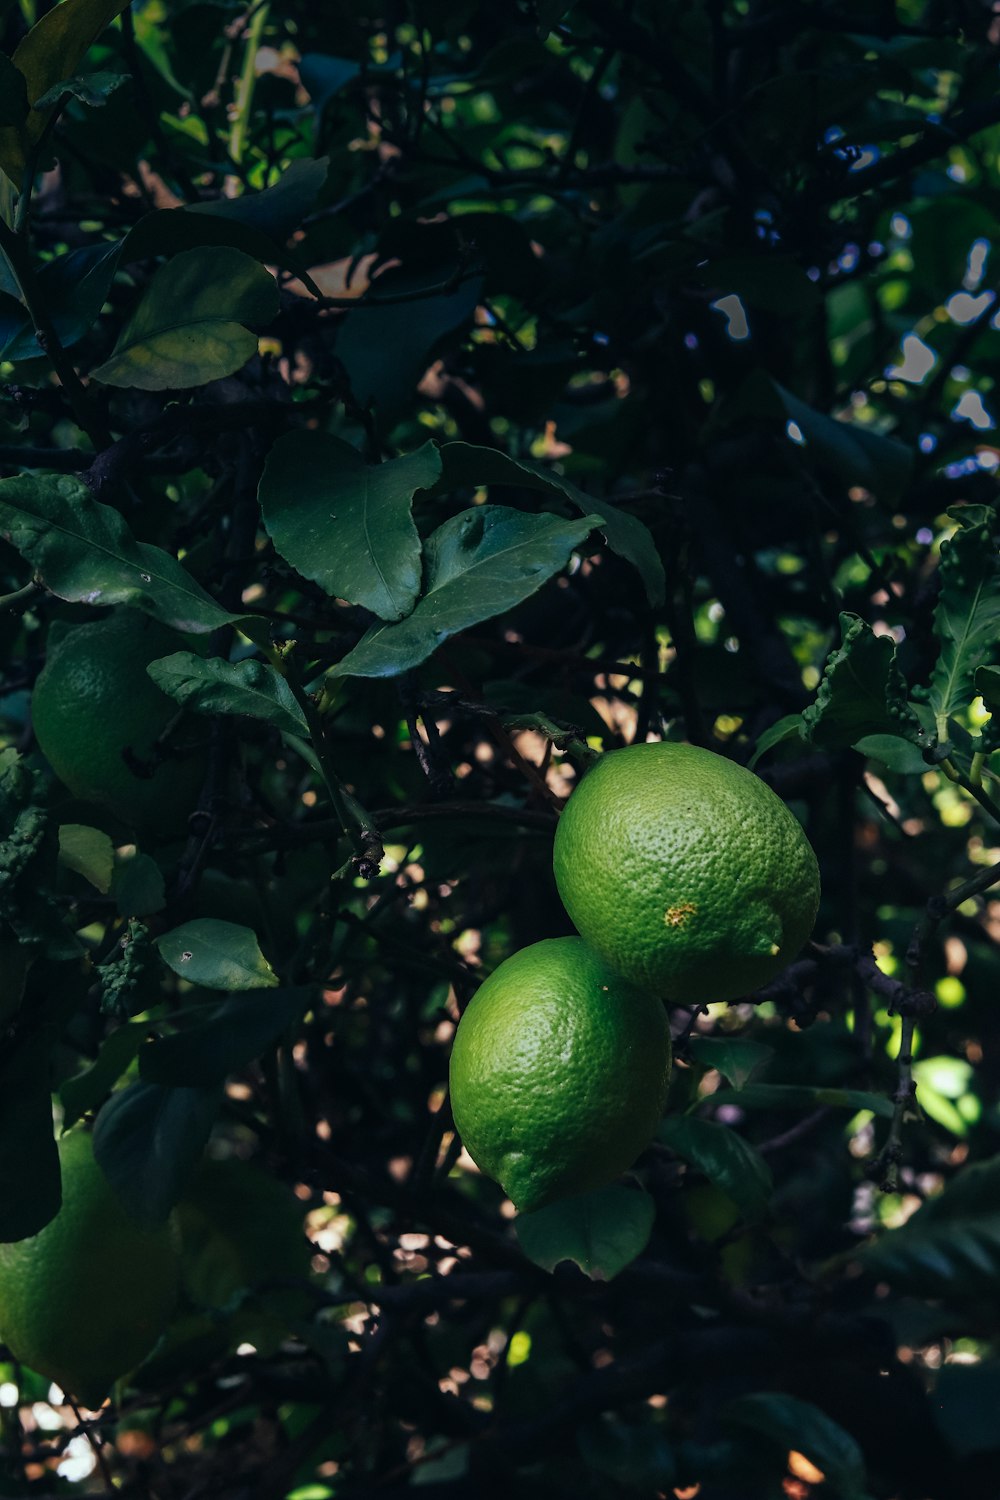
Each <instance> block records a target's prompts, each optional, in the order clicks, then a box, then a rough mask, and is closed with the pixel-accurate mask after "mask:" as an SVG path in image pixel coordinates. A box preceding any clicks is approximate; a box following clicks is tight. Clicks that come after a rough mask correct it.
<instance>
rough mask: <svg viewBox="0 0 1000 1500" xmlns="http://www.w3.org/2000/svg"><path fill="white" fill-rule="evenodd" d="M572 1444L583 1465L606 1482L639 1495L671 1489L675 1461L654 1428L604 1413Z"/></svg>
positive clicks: (674, 1473) (668, 1446)
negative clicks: (622, 1486)
mask: <svg viewBox="0 0 1000 1500" xmlns="http://www.w3.org/2000/svg"><path fill="white" fill-rule="evenodd" d="M576 1442H577V1447H578V1448H579V1450H580V1456H581V1457H582V1458H583V1460H584V1462H585V1463H587V1464H589V1465H590V1467H591V1468H592V1469H595V1470H596V1471H597V1473H598V1474H603V1475H604V1477H605V1478H606V1479H612V1480H614V1481H615V1482H616V1483H617V1484H623V1485H625V1486H626V1487H627V1488H628V1489H634V1490H639V1491H640V1492H641V1493H642V1494H643V1495H651V1494H654V1493H655V1494H659V1493H661V1492H663V1491H666V1492H668V1493H669V1491H670V1490H671V1489H673V1486H674V1481H675V1479H676V1478H677V1461H676V1459H675V1458H674V1455H673V1452H672V1451H671V1448H670V1444H669V1443H668V1442H667V1439H666V1437H665V1436H664V1434H663V1433H662V1432H661V1431H660V1430H659V1429H658V1428H656V1427H653V1426H651V1425H646V1426H642V1427H640V1426H639V1425H638V1424H636V1423H633V1422H622V1421H620V1420H619V1419H618V1418H617V1417H613V1416H609V1415H608V1414H607V1413H605V1414H604V1415H602V1416H600V1417H598V1419H597V1421H590V1422H588V1423H587V1424H586V1425H585V1426H583V1427H581V1428H579V1430H578V1432H577V1437H576Z"/></svg>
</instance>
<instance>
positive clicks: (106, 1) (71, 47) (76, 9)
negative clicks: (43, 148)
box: [0, 0, 129, 191]
mask: <svg viewBox="0 0 1000 1500" xmlns="http://www.w3.org/2000/svg"><path fill="white" fill-rule="evenodd" d="M128 3H129V0H62V4H61V5H54V6H52V8H51V9H50V10H48V11H46V13H45V15H43V16H42V17H41V18H40V19H39V20H38V21H36V22H35V24H34V26H32V28H31V30H30V31H29V32H28V34H27V36H24V37H22V38H21V40H20V42H18V44H17V49H16V51H15V53H14V62H15V64H16V66H17V68H18V69H19V71H20V72H21V73H22V74H23V75H24V77H25V79H26V81H27V87H28V98H29V100H30V101H31V103H32V104H34V102H35V100H36V99H41V98H43V97H44V96H45V94H46V93H47V91H48V90H49V89H50V88H51V87H52V85H53V84H54V83H58V82H59V80H60V78H69V77H70V76H71V75H72V74H74V73H75V72H76V69H77V67H78V66H79V64H80V61H81V60H82V58H83V56H84V54H85V53H86V52H87V50H88V48H89V47H90V46H91V45H92V43H94V42H95V41H96V40H97V38H98V37H99V36H100V34H101V32H102V31H103V30H104V28H105V27H106V26H109V25H110V24H111V22H112V21H113V20H114V19H115V17H116V16H119V15H121V13H122V11H123V10H124V9H125V7H126V5H128ZM49 113H50V111H49V110H47V109H35V108H33V109H31V110H30V111H29V113H28V118H27V120H26V121H25V122H24V124H23V126H21V127H20V128H19V129H17V128H13V127H7V128H4V129H2V130H0V166H2V167H3V170H4V171H5V172H6V173H7V176H8V177H9V178H10V179H11V181H12V182H13V184H14V186H15V187H16V188H17V189H18V191H20V189H21V186H22V183H23V181H24V172H25V168H26V166H27V160H26V155H25V153H26V152H27V151H28V150H29V149H30V148H31V147H32V146H33V145H34V144H35V143H36V142H37V141H38V140H39V139H40V138H41V135H42V133H43V131H44V130H45V127H46V125H47V123H48V119H49Z"/></svg>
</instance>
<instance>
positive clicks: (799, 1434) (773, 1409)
mask: <svg viewBox="0 0 1000 1500" xmlns="http://www.w3.org/2000/svg"><path fill="white" fill-rule="evenodd" d="M723 1420H724V1421H725V1423H726V1425H727V1426H728V1427H736V1428H741V1429H743V1430H748V1431H750V1432H756V1433H760V1435H761V1436H762V1437H765V1438H769V1439H770V1440H771V1441H772V1442H773V1443H775V1444H776V1445H777V1446H778V1447H779V1448H781V1449H782V1450H783V1454H784V1453H787V1452H788V1451H789V1449H794V1450H795V1451H796V1452H798V1453H804V1454H805V1456H806V1458H808V1459H809V1461H810V1463H813V1464H815V1465H816V1467H817V1468H818V1469H821V1470H822V1471H823V1473H824V1474H825V1475H826V1480H827V1483H828V1484H831V1485H832V1486H833V1487H834V1489H835V1490H836V1491H837V1493H838V1495H839V1496H840V1500H865V1495H864V1487H865V1481H866V1474H865V1461H864V1457H863V1455H862V1452H861V1449H860V1448H859V1447H858V1445H857V1443H856V1442H855V1440H854V1438H853V1437H852V1436H851V1434H850V1433H849V1432H845V1431H844V1429H843V1428H842V1427H841V1426H840V1425H839V1424H838V1423H836V1422H834V1421H833V1420H832V1418H830V1417H828V1416H827V1415H826V1413H825V1412H823V1411H820V1409H819V1407H818V1406H813V1404H812V1402H811V1401H800V1400H799V1399H798V1398H797V1397H796V1396H786V1395H785V1394H784V1392H783V1391H773V1392H772V1391H756V1392H754V1394H753V1395H750V1396H740V1397H738V1398H737V1400H735V1401H730V1403H729V1404H728V1406H727V1407H726V1408H725V1410H724V1412H723Z"/></svg>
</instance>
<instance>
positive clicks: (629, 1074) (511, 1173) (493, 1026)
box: [450, 938, 670, 1211]
mask: <svg viewBox="0 0 1000 1500" xmlns="http://www.w3.org/2000/svg"><path fill="white" fill-rule="evenodd" d="M669 1076H670V1033H669V1030H668V1028H667V1021H666V1015H665V1013H664V1010H663V1006H662V1005H661V1004H660V1002H659V1000H657V999H655V998H654V997H653V996H651V995H648V994H646V993H644V992H643V991H642V990H637V989H634V988H633V986H632V985H630V984H628V983H627V982H626V981H624V980H623V979H621V978H620V977H619V976H617V975H615V974H613V973H612V972H611V970H610V969H609V968H608V967H607V965H606V964H605V963H604V962H603V961H602V960H601V959H600V958H599V957H598V956H597V954H596V953H593V952H592V951H591V950H590V949H589V948H588V947H587V945H586V943H584V942H582V941H581V940H580V939H579V938H549V939H547V940H546V941H544V942H541V943H533V944H532V946H531V947H530V948H523V949H522V950H521V951H520V952H519V953H515V954H514V955H513V956H512V957H511V958H508V959H507V960H506V961H505V962H504V963H502V964H501V965H500V967H499V968H498V969H496V970H495V971H494V972H493V973H492V974H491V975H490V977H489V979H487V980H486V982H485V984H483V986H482V988H481V989H480V990H479V991H478V992H477V993H476V995H475V996H474V997H473V1000H472V1002H471V1004H470V1005H469V1007H468V1009H467V1010H466V1012H465V1014H464V1016H463V1017H462V1020H461V1022H460V1024H459V1027H458V1031H457V1033H456V1036H455V1045H454V1048H453V1050H452V1055H451V1080H450V1082H451V1104H452V1110H453V1112H454V1116H455V1124H456V1126H457V1128H458V1133H459V1135H460V1136H461V1138H462V1141H463V1142H464V1144H465V1147H466V1150H467V1151H468V1152H469V1155H470V1156H471V1157H472V1159H473V1161H474V1162H475V1163H476V1165H477V1166H478V1167H480V1168H481V1170H482V1171H483V1172H485V1173H486V1174H487V1176H489V1177H492V1178H494V1179H495V1180H496V1181H497V1182H499V1183H500V1185H501V1186H502V1187H503V1189H504V1191H505V1192H506V1193H507V1195H508V1197H509V1198H511V1199H512V1201H513V1202H514V1204H515V1206H516V1207H517V1208H519V1209H522V1210H529V1211H530V1210H531V1209H535V1208H541V1207H542V1206H543V1204H546V1203H550V1202H552V1201H553V1200H554V1199H556V1198H564V1197H569V1196H571V1195H572V1194H574V1193H585V1192H589V1191H590V1189H591V1188H597V1187H603V1186H604V1185H605V1184H606V1183H608V1182H612V1181H613V1180H614V1179H615V1178H616V1177H618V1176H620V1175H621V1173H622V1172H624V1171H625V1170H626V1169H627V1168H628V1167H630V1166H631V1165H632V1163H633V1162H634V1161H635V1159H636V1157H637V1156H638V1155H639V1153H640V1151H642V1150H643V1149H644V1148H645V1147H646V1146H648V1144H649V1142H650V1140H651V1139H652V1136H653V1133H654V1131H655V1129H656V1125H657V1122H658V1120H659V1118H660V1115H661V1114H662V1112H663V1105H664V1101H665V1097H666V1089H667V1083H668V1080H669Z"/></svg>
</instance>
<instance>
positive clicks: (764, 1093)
mask: <svg viewBox="0 0 1000 1500" xmlns="http://www.w3.org/2000/svg"><path fill="white" fill-rule="evenodd" d="M712 1103H713V1104H736V1105H738V1106H739V1108H740V1109H850V1110H854V1111H857V1110H859V1109H870V1110H871V1111H872V1113H873V1114H876V1115H881V1116H882V1118H883V1119H886V1120H889V1119H891V1118H892V1100H891V1099H889V1098H887V1096H886V1095H885V1094H869V1093H866V1092H865V1091H864V1090H863V1089H837V1088H814V1087H813V1086H812V1085H811V1084H805V1083H751V1084H747V1085H746V1086H745V1087H744V1088H742V1089H740V1090H739V1092H738V1093H737V1092H736V1090H735V1089H734V1090H733V1092H732V1093H731V1094H730V1093H728V1092H725V1093H718V1094H713V1095H712Z"/></svg>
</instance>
